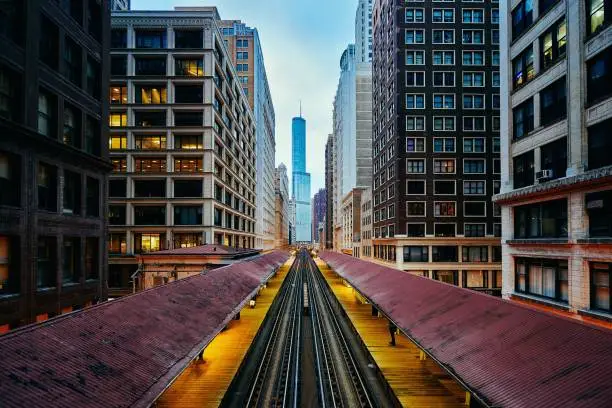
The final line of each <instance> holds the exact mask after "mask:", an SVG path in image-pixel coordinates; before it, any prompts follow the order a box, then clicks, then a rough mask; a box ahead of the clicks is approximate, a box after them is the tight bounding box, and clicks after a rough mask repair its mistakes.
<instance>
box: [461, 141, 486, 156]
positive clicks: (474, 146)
mask: <svg viewBox="0 0 612 408" xmlns="http://www.w3.org/2000/svg"><path fill="white" fill-rule="evenodd" d="M484 152H485V139H484V137H465V138H463V153H484Z"/></svg>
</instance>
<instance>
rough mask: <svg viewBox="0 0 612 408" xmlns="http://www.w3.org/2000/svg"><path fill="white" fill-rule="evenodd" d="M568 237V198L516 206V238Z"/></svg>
mask: <svg viewBox="0 0 612 408" xmlns="http://www.w3.org/2000/svg"><path fill="white" fill-rule="evenodd" d="M533 238H567V200H566V199H560V200H554V201H546V202H541V203H536V204H529V205H522V206H518V207H515V208H514V239H533Z"/></svg>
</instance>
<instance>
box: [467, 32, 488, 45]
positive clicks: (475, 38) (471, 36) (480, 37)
mask: <svg viewBox="0 0 612 408" xmlns="http://www.w3.org/2000/svg"><path fill="white" fill-rule="evenodd" d="M462 40H463V44H484V30H463V31H462Z"/></svg>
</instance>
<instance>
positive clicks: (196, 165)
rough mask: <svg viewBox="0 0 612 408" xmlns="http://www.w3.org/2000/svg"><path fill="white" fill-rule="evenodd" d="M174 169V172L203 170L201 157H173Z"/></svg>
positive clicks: (197, 171)
mask: <svg viewBox="0 0 612 408" xmlns="http://www.w3.org/2000/svg"><path fill="white" fill-rule="evenodd" d="M174 171H175V172H176V173H201V172H202V171H204V169H203V167H202V159H196V158H191V157H182V158H181V157H178V158H175V159H174Z"/></svg>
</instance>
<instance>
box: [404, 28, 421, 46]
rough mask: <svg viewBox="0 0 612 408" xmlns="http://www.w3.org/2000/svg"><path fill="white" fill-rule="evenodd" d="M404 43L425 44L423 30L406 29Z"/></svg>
mask: <svg viewBox="0 0 612 408" xmlns="http://www.w3.org/2000/svg"><path fill="white" fill-rule="evenodd" d="M404 43H405V44H425V30H406V32H405V36H404Z"/></svg>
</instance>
